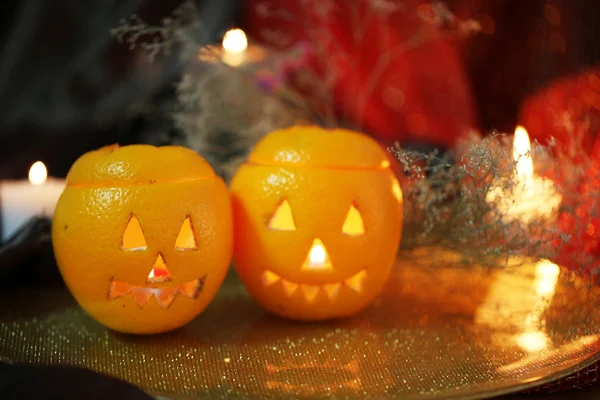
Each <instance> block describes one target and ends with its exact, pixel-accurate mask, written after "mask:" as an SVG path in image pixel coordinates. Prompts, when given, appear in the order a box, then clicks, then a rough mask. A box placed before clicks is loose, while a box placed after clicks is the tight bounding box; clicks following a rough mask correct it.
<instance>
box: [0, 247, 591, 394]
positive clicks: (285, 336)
mask: <svg viewBox="0 0 600 400" xmlns="http://www.w3.org/2000/svg"><path fill="white" fill-rule="evenodd" d="M432 255H435V256H437V257H439V258H438V261H437V262H435V263H433V264H437V265H432V261H431V256H432ZM517 271H518V272H517ZM599 294H600V289H597V288H593V287H590V286H589V284H588V283H587V282H585V281H584V280H582V279H579V278H575V277H574V276H573V275H572V274H569V273H566V272H564V271H560V270H559V269H558V267H556V266H555V265H554V264H551V263H549V262H546V263H540V264H526V265H522V266H520V267H518V268H513V269H512V270H511V272H510V273H509V272H506V271H500V270H496V271H491V270H489V269H484V268H474V267H471V268H469V269H467V268H465V267H457V266H455V265H453V262H452V260H451V259H450V258H449V255H448V254H446V253H443V252H440V251H439V250H433V251H431V250H427V249H421V250H415V251H411V252H404V253H402V254H401V258H400V259H399V262H398V265H397V266H396V267H395V269H394V272H393V276H392V277H391V279H390V281H389V284H388V285H387V288H386V290H385V292H384V293H383V294H382V296H381V297H380V298H379V299H377V300H376V301H375V303H374V304H373V305H372V306H371V307H370V308H369V309H367V310H366V311H365V312H363V313H362V314H361V315H358V316H356V317H354V318H352V319H348V320H342V321H334V322H327V323H297V322H290V321H286V320H282V319H279V318H276V317H273V316H270V315H268V314H267V313H265V312H264V311H262V310H261V309H260V308H259V307H258V306H257V305H256V304H255V303H254V302H253V301H252V300H251V299H250V298H249V297H248V295H247V294H246V292H245V290H244V288H243V286H242V285H241V283H240V282H239V280H238V279H237V277H236V276H235V274H233V273H232V274H230V276H229V277H228V279H227V280H226V282H225V284H224V286H223V288H222V289H221V291H220V293H219V295H218V297H217V298H216V299H215V300H214V302H213V303H212V304H211V306H210V307H209V308H208V309H207V310H206V311H205V312H204V313H203V314H202V315H200V316H199V317H198V318H197V319H196V320H195V321H193V322H192V323H191V324H189V325H188V326H186V327H184V328H183V329H181V330H179V331H176V332H172V333H169V334H164V335H159V336H154V337H139V336H138V337H134V336H125V335H121V334H117V333H113V332H111V331H107V330H106V329H104V328H103V327H102V326H100V325H99V324H97V323H96V322H94V321H93V320H92V319H91V318H90V317H88V316H87V315H86V314H85V313H83V312H82V311H81V310H80V309H79V308H78V306H77V305H76V304H75V303H74V301H73V299H72V298H71V297H70V295H69V294H68V293H67V292H66V291H65V290H62V289H60V290H58V289H55V290H52V291H51V290H33V289H32V290H31V291H29V292H23V291H21V292H20V293H7V292H4V293H3V294H2V296H4V298H3V299H2V303H3V304H4V305H5V307H3V310H1V311H0V357H1V358H2V359H5V360H9V361H15V362H33V363H42V364H70V365H78V366H83V367H87V368H91V369H93V370H96V371H100V372H104V373H108V374H111V375H114V376H117V377H119V378H122V379H125V380H127V381H129V382H132V383H134V384H136V385H138V386H140V387H142V388H143V389H145V390H146V391H148V392H149V393H152V394H155V395H157V396H164V397H167V398H170V399H192V398H194V399H218V398H223V399H241V398H245V399H247V398H251V399H290V398H331V397H335V398H351V399H352V398H356V399H365V398H376V399H382V400H384V399H386V398H398V397H401V398H449V397H460V398H465V397H477V398H481V397H488V396H491V395H494V394H500V393H508V392H512V391H516V390H521V389H524V388H527V387H530V386H533V385H536V384H540V383H541V382H545V381H548V380H550V379H554V378H557V377H559V376H563V375H565V374H569V373H572V372H575V371H576V370H577V369H579V368H582V367H584V366H586V365H587V364H589V363H591V362H593V361H596V360H597V359H598V358H599V357H598V354H599V353H600V335H599V334H600V318H599V316H600V307H598V304H600V303H599V302H598V299H599V298H600V296H599Z"/></svg>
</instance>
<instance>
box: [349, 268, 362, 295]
mask: <svg viewBox="0 0 600 400" xmlns="http://www.w3.org/2000/svg"><path fill="white" fill-rule="evenodd" d="M366 278H367V271H365V270H362V271H360V272H359V273H357V274H354V275H352V276H351V277H350V278H348V279H346V280H344V283H345V284H346V285H347V286H348V287H349V288H350V289H352V290H354V291H355V292H356V293H361V292H362V291H363V285H364V283H365V279H366Z"/></svg>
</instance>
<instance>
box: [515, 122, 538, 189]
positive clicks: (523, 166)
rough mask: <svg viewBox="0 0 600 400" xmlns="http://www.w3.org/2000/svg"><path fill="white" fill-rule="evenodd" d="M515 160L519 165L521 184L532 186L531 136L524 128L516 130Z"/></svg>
mask: <svg viewBox="0 0 600 400" xmlns="http://www.w3.org/2000/svg"><path fill="white" fill-rule="evenodd" d="M513 158H514V160H515V161H516V163H517V167H516V173H517V179H518V181H519V182H521V183H523V184H524V185H525V186H526V187H527V186H530V185H531V180H532V179H533V159H532V158H531V142H530V141H529V135H528V134H527V131H526V130H525V128H524V127H522V126H520V125H519V126H517V128H516V129H515V137H514V139H513Z"/></svg>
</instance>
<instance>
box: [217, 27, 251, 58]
mask: <svg viewBox="0 0 600 400" xmlns="http://www.w3.org/2000/svg"><path fill="white" fill-rule="evenodd" d="M247 48H248V38H247V37H246V34H245V33H244V31H243V30H241V29H237V28H236V29H230V30H229V31H227V33H225V36H223V49H224V50H225V51H226V52H228V53H242V52H244V51H245V50H246V49H247Z"/></svg>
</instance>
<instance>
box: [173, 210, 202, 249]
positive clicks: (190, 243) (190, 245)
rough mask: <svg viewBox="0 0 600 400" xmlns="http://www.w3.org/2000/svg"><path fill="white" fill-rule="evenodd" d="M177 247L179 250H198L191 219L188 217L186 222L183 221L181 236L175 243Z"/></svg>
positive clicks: (178, 236)
mask: <svg viewBox="0 0 600 400" xmlns="http://www.w3.org/2000/svg"><path fill="white" fill-rule="evenodd" d="M175 247H176V248H177V250H195V249H197V248H198V246H197V245H196V237H195V235H194V229H193V228H192V220H191V219H190V217H187V218H186V219H185V221H183V225H182V226H181V229H180V230H179V235H177V240H176V241H175Z"/></svg>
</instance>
